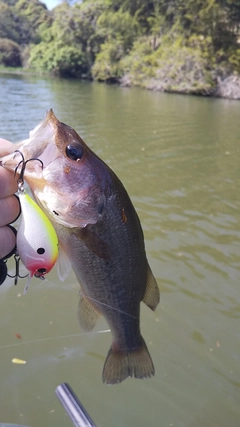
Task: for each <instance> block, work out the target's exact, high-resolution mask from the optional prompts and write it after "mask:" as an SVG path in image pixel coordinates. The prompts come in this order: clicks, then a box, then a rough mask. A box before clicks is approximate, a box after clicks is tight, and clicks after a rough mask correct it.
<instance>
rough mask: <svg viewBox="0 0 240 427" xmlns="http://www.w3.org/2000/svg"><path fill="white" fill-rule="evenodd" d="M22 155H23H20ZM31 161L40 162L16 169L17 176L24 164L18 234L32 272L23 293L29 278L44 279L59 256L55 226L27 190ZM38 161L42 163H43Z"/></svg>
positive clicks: (19, 250)
mask: <svg viewBox="0 0 240 427" xmlns="http://www.w3.org/2000/svg"><path fill="white" fill-rule="evenodd" d="M20 154H21V155H22V153H21V152H20ZM22 158H23V155H22ZM31 160H39V159H29V160H27V161H25V160H24V158H23V159H22V161H21V162H20V163H19V164H18V165H17V167H16V169H15V173H16V172H17V169H18V168H19V166H20V165H21V164H22V169H21V173H20V177H19V179H18V197H19V201H20V205H21V213H22V215H21V222H20V225H19V228H18V232H17V254H18V255H19V257H20V259H21V261H22V263H23V264H24V266H25V267H26V269H27V270H28V271H29V278H28V281H27V284H26V286H25V289H24V294H25V293H26V292H27V289H28V286H29V283H30V279H31V278H32V277H33V276H35V277H38V278H40V279H43V278H44V275H45V274H47V273H49V271H50V270H51V269H52V268H53V266H54V265H55V263H56V261H57V257H58V238H57V235H56V232H55V230H54V227H53V225H52V223H51V222H50V220H49V219H48V217H47V216H46V215H45V213H44V212H43V211H42V210H41V209H40V207H39V206H38V205H37V204H36V203H35V202H34V201H33V199H32V198H31V197H30V196H29V195H28V194H27V193H26V192H25V189H24V171H25V167H26V164H27V163H28V162H29V161H31ZM39 161H40V162H41V160H39ZM41 163H42V162H41ZM42 166H43V165H42Z"/></svg>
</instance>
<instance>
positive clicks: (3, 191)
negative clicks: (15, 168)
mask: <svg viewBox="0 0 240 427" xmlns="http://www.w3.org/2000/svg"><path fill="white" fill-rule="evenodd" d="M16 191H17V180H16V179H15V178H14V174H13V172H11V171H8V170H7V169H4V168H2V167H0V199H2V198H3V197H7V196H10V195H11V194H14V193H15V192H16Z"/></svg>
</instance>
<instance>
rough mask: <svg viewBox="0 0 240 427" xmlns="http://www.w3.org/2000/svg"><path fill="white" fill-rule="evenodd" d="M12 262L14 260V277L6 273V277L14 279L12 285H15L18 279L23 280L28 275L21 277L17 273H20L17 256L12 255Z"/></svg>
mask: <svg viewBox="0 0 240 427" xmlns="http://www.w3.org/2000/svg"><path fill="white" fill-rule="evenodd" d="M14 260H15V275H14V276H11V275H10V274H8V273H7V275H8V277H11V279H14V285H17V282H18V278H19V279H25V277H27V276H28V274H26V275H25V276H21V275H20V273H19V271H20V270H19V264H20V261H21V259H20V257H19V255H17V254H15V255H14Z"/></svg>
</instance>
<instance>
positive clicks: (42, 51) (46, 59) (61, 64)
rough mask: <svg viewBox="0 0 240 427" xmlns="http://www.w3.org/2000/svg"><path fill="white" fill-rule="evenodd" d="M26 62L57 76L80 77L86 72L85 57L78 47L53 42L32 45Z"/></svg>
mask: <svg viewBox="0 0 240 427" xmlns="http://www.w3.org/2000/svg"><path fill="white" fill-rule="evenodd" d="M28 64H29V65H30V67H32V68H35V69H36V70H38V71H45V72H50V73H51V74H53V75H55V76H59V77H82V76H84V75H85V74H87V73H88V65H87V62H86V57H85V54H84V53H83V52H82V51H81V49H80V48H77V47H74V46H61V45H59V44H58V43H54V42H52V43H50V44H47V43H44V42H42V43H40V44H38V45H36V46H33V47H32V49H31V51H30V57H29V62H28Z"/></svg>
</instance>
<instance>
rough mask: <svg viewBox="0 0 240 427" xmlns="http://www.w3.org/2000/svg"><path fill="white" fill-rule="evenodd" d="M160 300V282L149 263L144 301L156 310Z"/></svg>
mask: <svg viewBox="0 0 240 427" xmlns="http://www.w3.org/2000/svg"><path fill="white" fill-rule="evenodd" d="M159 301H160V291H159V288H158V284H157V281H156V279H155V277H154V276H153V274H152V271H151V268H150V267H149V265H148V270H147V282H146V290H145V294H144V297H143V302H144V303H145V304H146V305H147V306H148V307H149V308H151V310H153V311H154V310H155V309H156V307H157V305H158V303H159Z"/></svg>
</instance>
